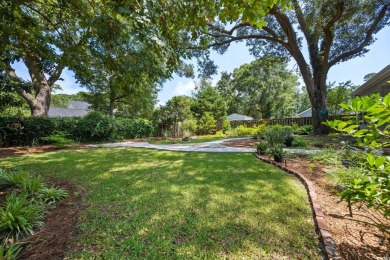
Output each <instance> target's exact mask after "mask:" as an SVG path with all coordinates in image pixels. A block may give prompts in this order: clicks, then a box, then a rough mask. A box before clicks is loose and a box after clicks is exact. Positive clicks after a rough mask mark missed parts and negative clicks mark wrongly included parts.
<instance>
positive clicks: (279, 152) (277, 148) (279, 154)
mask: <svg viewBox="0 0 390 260" xmlns="http://www.w3.org/2000/svg"><path fill="white" fill-rule="evenodd" d="M267 153H268V154H270V155H272V156H273V157H274V160H275V161H276V162H282V160H283V155H284V151H283V145H282V144H274V145H272V146H270V147H269V148H268V150H267Z"/></svg>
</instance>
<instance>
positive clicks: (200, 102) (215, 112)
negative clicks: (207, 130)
mask: <svg viewBox="0 0 390 260" xmlns="http://www.w3.org/2000/svg"><path fill="white" fill-rule="evenodd" d="M194 99H195V101H194V102H193V104H192V106H191V111H192V112H193V113H194V115H195V117H196V118H197V119H198V120H199V119H200V118H201V117H203V115H204V114H205V113H206V112H208V113H210V115H211V116H212V117H213V118H214V119H215V120H216V121H220V122H222V120H223V118H224V117H225V116H226V102H225V100H224V99H223V98H222V97H221V95H219V93H218V92H217V91H216V90H215V89H214V88H213V87H211V86H210V85H209V84H204V85H202V87H201V89H200V90H199V91H198V92H197V93H196V94H195V96H194Z"/></svg>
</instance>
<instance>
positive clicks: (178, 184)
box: [0, 148, 321, 259]
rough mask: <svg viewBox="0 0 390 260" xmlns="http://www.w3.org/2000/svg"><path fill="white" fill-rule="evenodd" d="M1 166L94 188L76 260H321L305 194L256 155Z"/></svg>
mask: <svg viewBox="0 0 390 260" xmlns="http://www.w3.org/2000/svg"><path fill="white" fill-rule="evenodd" d="M0 166H6V167H16V166H17V167H20V168H23V169H25V170H28V171H30V172H34V173H40V174H42V175H50V176H56V177H60V178H64V179H67V180H71V181H74V182H77V183H79V184H81V185H83V186H84V187H86V188H87V190H88V194H87V196H86V199H85V202H84V203H85V204H86V205H87V206H88V209H87V211H86V212H85V214H84V216H83V218H82V220H81V221H80V226H79V229H80V233H81V235H80V237H79V238H77V240H78V241H77V243H79V244H80V245H81V247H82V249H81V250H79V251H77V252H74V256H77V257H81V256H82V257H87V258H88V257H96V256H99V257H103V258H113V257H129V258H146V259H150V258H153V259H154V258H158V259H161V258H163V259H164V258H165V259H167V258H168V259H178V258H185V259H186V258H191V259H197V258H202V259H204V258H206V259H215V258H265V259H267V258H281V257H289V258H292V259H297V258H307V259H316V258H321V256H320V252H319V249H318V248H319V245H318V239H317V237H316V235H315V232H314V226H313V221H312V217H311V211H310V207H309V203H308V200H307V196H306V192H305V190H304V188H303V186H302V185H301V184H300V183H299V182H298V181H297V180H296V179H294V178H293V177H292V176H289V175H286V174H285V173H283V172H282V171H280V170H279V169H277V168H275V167H272V166H270V165H267V164H264V163H262V162H260V161H258V160H256V159H255V158H254V157H253V156H252V155H250V154H232V153H226V154H217V153H181V152H168V151H154V150H146V149H118V148H117V149H89V150H80V151H62V152H57V153H50V154H39V155H31V156H25V157H15V158H10V159H4V160H1V161H0Z"/></svg>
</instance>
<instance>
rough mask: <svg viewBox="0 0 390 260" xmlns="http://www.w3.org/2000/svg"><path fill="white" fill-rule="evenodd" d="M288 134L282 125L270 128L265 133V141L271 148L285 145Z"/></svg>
mask: <svg viewBox="0 0 390 260" xmlns="http://www.w3.org/2000/svg"><path fill="white" fill-rule="evenodd" d="M286 135H287V132H286V130H285V128H284V127H283V126H281V125H274V126H268V127H267V128H266V129H265V130H264V133H263V137H264V139H265V140H266V141H267V142H268V143H269V145H270V146H275V145H276V144H283V143H284V141H285V138H286Z"/></svg>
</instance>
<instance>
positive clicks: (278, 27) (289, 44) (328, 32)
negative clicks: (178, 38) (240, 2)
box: [197, 0, 390, 134]
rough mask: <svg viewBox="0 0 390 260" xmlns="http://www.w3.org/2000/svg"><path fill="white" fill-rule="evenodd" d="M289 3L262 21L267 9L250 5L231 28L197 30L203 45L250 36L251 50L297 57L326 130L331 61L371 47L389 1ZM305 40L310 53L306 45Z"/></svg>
mask: <svg viewBox="0 0 390 260" xmlns="http://www.w3.org/2000/svg"><path fill="white" fill-rule="evenodd" d="M291 7H292V9H291V10H285V9H284V8H283V6H280V5H275V6H273V7H272V8H271V9H270V10H269V12H268V14H267V15H266V16H265V22H266V25H264V24H263V25H264V26H263V27H259V26H258V24H256V21H254V20H252V19H253V18H254V17H264V16H262V15H265V13H261V12H257V10H254V11H252V12H251V11H250V9H249V10H248V9H247V10H246V12H251V15H248V16H246V15H243V16H242V17H240V19H239V16H237V20H238V21H237V22H236V23H235V24H234V25H233V26H231V28H228V26H227V22H226V21H224V20H219V21H218V22H210V23H209V24H208V28H207V29H206V30H203V31H201V32H199V34H202V37H201V39H202V43H204V44H201V45H200V46H205V45H207V46H208V47H214V48H215V49H217V50H218V51H219V52H220V53H223V52H224V51H226V49H227V48H228V47H229V44H230V43H231V42H234V41H242V40H246V41H247V45H249V46H250V51H251V53H252V54H253V55H255V56H256V57H258V58H259V57H263V56H264V55H270V54H274V55H277V56H291V57H293V58H294V59H295V61H296V62H297V65H298V68H299V71H300V73H301V76H302V78H303V81H304V83H305V85H306V89H307V92H308V94H309V97H310V102H311V105H312V109H313V126H314V129H315V133H316V134H322V133H326V132H327V128H326V126H324V125H322V124H321V122H324V121H325V120H326V118H327V115H328V111H327V106H326V104H327V102H326V101H327V95H326V80H327V75H328V72H329V70H330V68H331V67H332V66H334V65H336V64H338V63H340V62H343V61H347V60H349V59H352V58H354V57H358V56H361V55H363V54H365V53H366V52H368V48H367V47H368V46H369V45H371V44H372V43H373V42H374V41H375V38H374V35H375V34H376V33H377V32H379V31H380V30H381V29H382V28H383V27H385V26H386V25H388V24H389V16H390V12H389V2H388V1H378V0H361V1H358V0H353V1H345V0H338V1H330V0H326V1H314V0H304V1H298V0H292V1H291ZM222 12H223V11H222ZM225 18H226V17H225ZM229 18H232V16H230V17H229ZM251 18H252V19H251ZM197 46H198V47H199V44H198V45H197ZM304 46H307V50H308V54H309V58H306V57H305V55H304V53H303V51H302V48H303V47H304Z"/></svg>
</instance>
